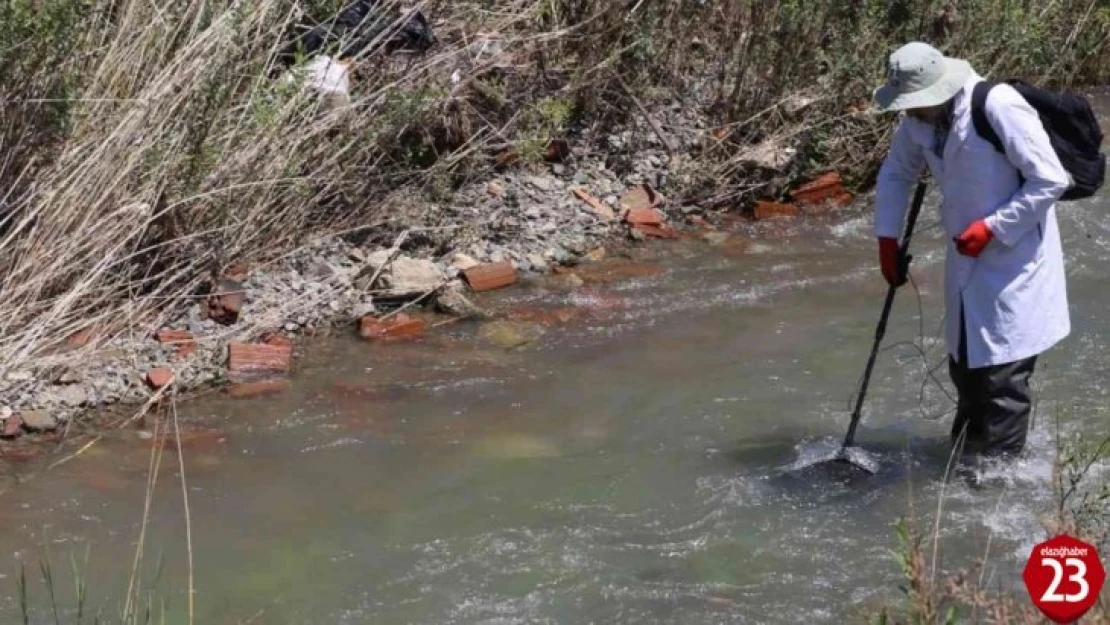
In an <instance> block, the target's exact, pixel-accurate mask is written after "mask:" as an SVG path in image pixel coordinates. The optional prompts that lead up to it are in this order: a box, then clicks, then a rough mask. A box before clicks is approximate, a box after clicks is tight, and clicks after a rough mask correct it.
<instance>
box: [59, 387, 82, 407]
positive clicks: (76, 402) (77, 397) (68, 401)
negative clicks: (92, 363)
mask: <svg viewBox="0 0 1110 625" xmlns="http://www.w3.org/2000/svg"><path fill="white" fill-rule="evenodd" d="M52 395H53V396H54V397H55V398H56V399H57V401H58V402H59V403H61V404H62V405H63V406H69V407H71V408H76V407H77V406H80V405H82V404H84V403H85V402H87V401H88V400H89V394H88V391H86V390H85V388H84V387H82V386H80V385H78V384H74V385H71V386H63V387H60V388H58V389H57V390H55V391H54V392H53V393H52Z"/></svg>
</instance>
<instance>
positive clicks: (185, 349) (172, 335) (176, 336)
mask: <svg viewBox="0 0 1110 625" xmlns="http://www.w3.org/2000/svg"><path fill="white" fill-rule="evenodd" d="M154 338H155V339H156V340H157V341H158V342H159V343H162V344H163V345H176V346H177V357H178V358H187V357H188V356H190V355H192V354H193V352H195V351H196V350H197V344H196V341H195V340H194V339H193V335H192V334H191V333H189V332H186V331H185V330H170V329H166V328H163V329H162V330H159V331H158V332H156V333H155V334H154Z"/></svg>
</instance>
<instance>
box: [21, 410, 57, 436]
mask: <svg viewBox="0 0 1110 625" xmlns="http://www.w3.org/2000/svg"><path fill="white" fill-rule="evenodd" d="M19 416H20V417H21V418H22V419H23V425H25V426H27V429H30V430H35V431H39V432H45V431H49V430H53V429H54V428H56V427H58V420H57V419H56V418H54V416H53V415H52V414H50V413H49V412H46V411H45V410H25V411H23V412H21V413H19Z"/></svg>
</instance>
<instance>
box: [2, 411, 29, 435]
mask: <svg viewBox="0 0 1110 625" xmlns="http://www.w3.org/2000/svg"><path fill="white" fill-rule="evenodd" d="M22 435H23V417H20V416H19V415H12V416H10V417H8V418H7V419H4V430H3V433H2V434H0V436H3V437H4V438H19V437H20V436H22Z"/></svg>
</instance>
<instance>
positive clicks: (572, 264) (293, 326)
mask: <svg viewBox="0 0 1110 625" xmlns="http://www.w3.org/2000/svg"><path fill="white" fill-rule="evenodd" d="M626 140H627V138H626ZM613 141H614V143H619V141H620V138H619V137H614V138H613ZM607 158H608V157H607V156H606V155H601V154H589V153H588V152H587V151H586V148H585V147H584V146H577V145H576V146H573V147H571V146H568V154H566V155H564V156H563V157H561V158H559V159H557V161H558V162H552V163H547V164H545V165H543V166H542V167H540V168H533V169H531V170H527V171H509V172H502V173H500V174H496V175H493V176H490V177H489V178H488V179H485V180H480V181H478V182H475V183H473V184H471V185H469V186H468V187H467V188H464V189H462V190H461V191H460V192H459V193H458V194H457V195H456V196H455V197H454V198H453V199H452V202H451V203H450V204H446V205H441V206H431V207H427V208H426V210H425V211H424V213H425V214H426V215H430V216H433V217H431V218H429V219H426V220H423V221H414V222H412V226H411V227H410V228H407V229H405V230H402V231H401V233H400V235H399V236H397V237H395V238H394V239H393V241H392V244H391V245H389V246H376V245H375V239H367V238H366V237H364V236H360V234H361V233H360V232H359V231H358V230H357V229H356V230H355V231H354V232H340V233H336V234H334V235H331V236H321V237H318V239H317V241H316V242H314V243H310V244H308V245H305V246H302V247H300V248H298V249H296V250H294V251H293V252H291V253H288V254H284V255H282V256H280V257H278V258H276V259H275V260H272V261H270V262H267V263H264V264H260V265H258V266H250V265H248V264H245V263H233V264H231V265H228V266H226V267H224V270H223V271H222V273H221V274H220V275H219V276H218V278H217V279H215V280H212V279H210V280H208V281H207V282H205V283H204V284H202V287H201V290H200V291H199V292H198V293H197V294H196V295H195V296H193V297H192V299H191V302H190V303H188V305H186V306H179V307H178V308H179V310H176V311H174V313H173V316H169V317H163V318H157V319H156V320H155V321H154V322H153V323H152V322H143V321H140V322H137V323H134V324H131V325H130V326H129V327H127V328H126V329H125V330H124V331H119V330H118V329H117V330H116V331H115V332H114V333H112V334H111V335H108V334H106V333H105V332H103V328H100V327H97V325H96V324H95V323H91V324H89V325H87V326H85V327H81V328H79V329H78V330H76V331H74V332H73V333H72V334H71V335H70V336H69V337H67V338H66V340H65V342H64V345H63V347H62V349H60V350H58V351H57V352H56V353H55V354H52V355H51V357H50V358H46V359H44V360H45V362H46V364H45V366H42V367H27V368H16V369H14V370H9V371H8V372H7V373H6V375H5V376H4V382H5V384H4V385H3V387H2V388H0V415H3V417H4V420H3V439H4V440H3V442H0V456H4V455H5V454H6V455H7V456H9V457H10V458H12V459H25V458H26V457H27V456H28V455H29V452H28V451H27V450H28V448H27V446H26V445H24V446H21V447H14V448H13V446H12V444H11V443H12V442H14V441H23V442H24V443H27V442H29V440H30V439H35V438H42V439H43V441H45V442H50V441H53V440H56V439H59V438H63V437H64V436H65V433H66V431H67V428H68V426H69V424H70V423H71V422H72V421H73V420H74V419H80V418H81V417H82V415H90V414H92V413H95V412H97V411H99V410H102V409H104V408H106V407H112V406H115V407H116V408H115V409H114V410H113V411H112V412H113V414H122V415H126V414H127V413H128V412H131V413H142V412H144V411H146V410H148V409H150V408H151V407H152V406H153V405H154V404H155V403H156V402H158V401H159V400H160V399H162V398H164V397H165V396H166V395H167V394H174V395H176V396H179V397H184V396H187V395H189V394H190V393H194V392H198V391H204V392H209V391H212V390H221V391H223V392H226V393H229V394H231V395H233V396H236V397H247V396H251V395H254V394H259V393H263V394H264V393H267V392H270V391H272V390H274V389H275V388H280V387H281V386H282V385H283V384H284V382H283V380H284V379H286V378H287V377H288V376H289V375H290V374H292V373H293V372H294V370H295V369H296V363H295V358H294V352H295V351H296V349H297V347H295V344H296V345H299V344H300V343H301V341H302V340H303V339H311V337H313V336H317V335H320V334H322V333H344V332H346V333H351V334H358V335H361V336H362V338H363V339H364V340H367V341H394V340H397V339H405V338H411V337H413V336H415V335H420V334H423V333H425V332H427V331H428V329H429V328H430V327H431V328H434V326H437V325H439V324H442V323H450V322H451V321H452V320H457V319H465V318H477V319H487V320H489V319H493V318H495V317H496V316H497V315H496V314H495V313H491V312H490V311H488V310H485V309H484V308H483V306H482V305H480V304H479V303H475V301H472V300H475V298H480V296H481V295H482V294H483V293H486V292H489V291H496V290H500V289H503V288H507V287H512V286H513V285H515V284H518V283H521V282H523V283H530V282H534V281H536V280H543V279H554V280H556V281H557V282H559V283H561V284H562V285H564V286H567V287H568V288H575V287H577V286H581V285H582V284H583V280H582V278H581V277H579V275H578V271H577V270H579V269H582V268H583V267H586V271H587V272H588V271H589V270H590V269H589V266H592V265H599V266H604V265H605V263H606V261H607V260H613V259H620V258H625V259H628V258H633V257H635V254H636V249H637V248H639V247H642V246H644V245H649V244H651V243H653V242H655V243H658V244H664V245H665V244H666V243H667V242H669V241H673V240H677V239H684V240H690V239H695V240H698V241H701V242H703V243H705V244H707V245H715V246H725V245H729V244H730V241H731V244H732V245H733V246H734V248H735V246H736V243H735V242H736V241H737V240H738V239H737V237H738V236H739V237H743V238H747V237H749V236H752V235H753V228H755V229H762V231H763V234H761V235H759V236H763V237H768V236H774V235H773V234H770V235H769V234H768V232H774V231H777V232H778V233H779V236H783V235H784V234H785V232H786V229H788V226H787V223H788V222H792V221H795V220H804V219H806V218H807V216H809V217H811V218H812V217H813V216H817V215H824V216H828V215H830V214H831V213H833V212H836V211H840V210H846V208H845V207H847V206H848V204H849V202H850V201H851V199H852V194H851V193H850V192H849V191H847V190H846V189H845V188H844V187H843V185H842V183H841V182H840V180H839V178H838V177H837V176H836V174H835V172H832V173H830V174H826V175H823V176H821V177H818V178H817V179H815V180H813V181H811V182H810V183H808V184H806V185H802V186H800V187H799V188H797V189H794V190H792V193H791V196H792V197H793V198H794V200H795V202H796V203H791V204H786V203H776V202H760V203H758V204H757V206H756V210H755V211H754V213H753V214H741V213H738V212H735V211H719V212H707V211H703V210H700V209H699V208H697V207H690V206H680V205H677V203H676V202H673V201H670V200H669V199H668V198H667V197H666V196H664V195H663V194H662V192H661V191H659V190H658V189H657V188H656V186H655V185H656V184H659V183H662V184H663V185H664V188H666V186H665V185H666V180H667V179H668V178H669V177H671V176H673V175H675V174H674V173H672V172H671V171H670V169H669V167H668V163H669V161H670V158H669V157H668V155H667V153H666V152H665V151H664V150H662V149H656V150H651V149H646V150H644V152H643V153H641V155H640V157H639V158H638V159H637V161H636V163H635V164H634V166H633V168H632V172H631V173H629V174H628V175H626V176H624V177H623V178H622V177H620V176H618V175H617V174H615V173H614V172H613V171H612V170H610V169H608V168H607V167H606V165H605V162H606V159H607ZM768 229H770V230H768ZM378 240H379V241H380V239H378ZM741 247H742V246H741ZM736 249H739V248H736ZM35 448H37V447H35ZM5 449H7V452H5Z"/></svg>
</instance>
